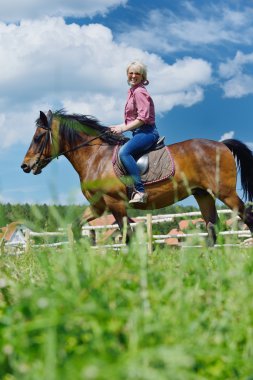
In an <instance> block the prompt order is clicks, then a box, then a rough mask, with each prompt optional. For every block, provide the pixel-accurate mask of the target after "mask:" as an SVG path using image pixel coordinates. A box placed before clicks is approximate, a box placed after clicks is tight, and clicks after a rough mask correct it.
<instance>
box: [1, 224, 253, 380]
mask: <svg viewBox="0 0 253 380" xmlns="http://www.w3.org/2000/svg"><path fill="white" fill-rule="evenodd" d="M144 241H145V236H144V232H143V231H142V230H141V229H139V230H138V231H137V237H136V240H135V241H134V242H133V244H132V245H131V247H130V248H129V249H128V250H127V252H126V251H122V252H115V251H108V252H107V253H106V254H99V253H96V252H95V251H94V250H92V249H91V247H90V246H89V245H88V243H85V242H84V243H82V244H81V245H75V246H74V248H73V250H71V249H70V248H68V247H65V248H63V249H61V250H57V251H55V250H51V249H49V248H47V249H44V250H40V251H31V252H29V253H28V254H25V255H22V256H18V257H15V256H1V257H0V270H1V275H0V287H1V293H0V335H1V339H0V378H1V379H3V380H14V379H15V380H16V379H17V380H23V379H25V380H42V379H43V380H44V379H45V380H56V379H57V380H58V379H66V380H70V379H71V380H73V379H75V380H79V379H85V380H95V379H96V380H108V379H115V380H120V379H122V380H124V379H127V380H138V379H143V380H163V379H166V380H167V379H172V380H191V379H192V380H204V379H208V380H209V379H210V380H211V379H220V380H223V379H224V380H225V379H226V380H228V379H245V380H250V379H253V301H252V300H253V276H252V272H253V250H252V249H241V250H237V249H236V250H235V249H229V248H226V249H219V250H218V249H215V250H205V249H204V248H203V249H200V250H194V249H188V250H187V249H185V250H183V251H182V250H176V249H172V248H164V249H162V248H156V250H155V251H154V253H153V255H150V256H148V255H147V251H146V246H145V244H144V243H143V242H144ZM140 242H142V244H139V243H140Z"/></svg>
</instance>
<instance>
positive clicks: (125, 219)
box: [122, 216, 128, 244]
mask: <svg viewBox="0 0 253 380" xmlns="http://www.w3.org/2000/svg"><path fill="white" fill-rule="evenodd" d="M127 227H128V226H127V216H124V217H123V233H122V244H126V237H127Z"/></svg>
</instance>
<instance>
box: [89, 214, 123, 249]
mask: <svg viewBox="0 0 253 380" xmlns="http://www.w3.org/2000/svg"><path fill="white" fill-rule="evenodd" d="M88 224H89V226H91V227H98V226H106V225H115V227H117V228H109V229H96V228H94V230H93V229H91V230H85V229H83V232H82V235H83V236H87V235H88V236H90V238H91V239H92V241H93V243H95V242H96V241H97V240H99V241H100V243H101V242H105V241H106V240H108V239H109V238H110V237H111V236H112V235H114V236H113V238H114V240H115V241H119V240H120V239H121V232H120V231H119V229H118V224H117V222H116V219H115V218H114V216H113V215H112V214H109V215H102V216H100V217H98V218H96V219H94V220H91V221H90V222H88Z"/></svg>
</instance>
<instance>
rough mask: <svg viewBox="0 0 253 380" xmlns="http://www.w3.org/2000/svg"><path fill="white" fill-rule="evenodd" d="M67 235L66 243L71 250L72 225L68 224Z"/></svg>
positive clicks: (72, 240)
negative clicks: (67, 242)
mask: <svg viewBox="0 0 253 380" xmlns="http://www.w3.org/2000/svg"><path fill="white" fill-rule="evenodd" d="M67 235H68V241H69V245H70V247H71V248H73V246H74V235H73V231H72V225H71V224H68V226H67Z"/></svg>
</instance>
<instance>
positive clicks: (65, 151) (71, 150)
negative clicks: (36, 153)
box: [44, 131, 109, 161]
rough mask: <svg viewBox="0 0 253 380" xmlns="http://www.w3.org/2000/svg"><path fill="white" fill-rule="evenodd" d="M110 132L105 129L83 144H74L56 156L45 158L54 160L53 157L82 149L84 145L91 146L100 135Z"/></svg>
mask: <svg viewBox="0 0 253 380" xmlns="http://www.w3.org/2000/svg"><path fill="white" fill-rule="evenodd" d="M108 132H109V131H105V132H103V133H100V134H99V135H98V136H96V137H94V138H93V139H90V140H89V141H84V142H83V143H82V144H80V145H77V146H74V147H72V148H70V149H67V150H64V151H63V152H60V153H58V154H56V155H55V156H51V157H46V158H44V160H45V161H47V160H52V159H54V158H58V157H59V156H62V155H64V154H67V153H70V152H74V151H75V150H78V149H80V148H82V147H84V146H89V145H90V143H91V142H92V141H95V140H97V139H99V138H100V137H102V136H104V135H105V134H107V133H108Z"/></svg>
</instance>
